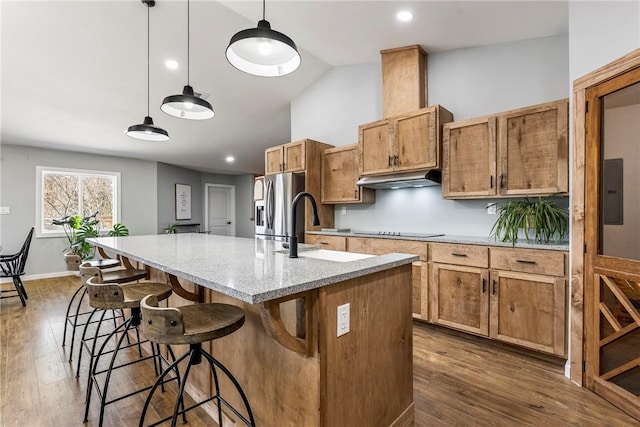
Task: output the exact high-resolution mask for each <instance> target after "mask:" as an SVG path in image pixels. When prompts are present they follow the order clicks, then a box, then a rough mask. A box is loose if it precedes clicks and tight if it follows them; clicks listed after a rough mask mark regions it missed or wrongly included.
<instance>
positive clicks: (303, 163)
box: [264, 139, 335, 230]
mask: <svg viewBox="0 0 640 427" xmlns="http://www.w3.org/2000/svg"><path fill="white" fill-rule="evenodd" d="M332 147H333V146H332V145H329V144H325V143H322V142H318V141H314V140H312V139H302V140H300V141H295V142H290V143H289V144H283V145H278V146H275V147H270V148H267V149H266V150H265V152H264V159H265V175H271V174H274V173H283V172H295V173H300V174H304V189H305V191H306V192H308V193H309V194H311V195H312V196H313V197H314V198H315V199H316V201H319V200H320V199H321V197H320V181H321V168H322V167H321V161H322V152H323V151H324V150H326V149H327V148H332ZM305 203H306V206H307V209H306V210H305V230H320V228H331V227H333V224H334V221H335V218H334V212H333V211H334V208H333V206H331V205H322V204H320V205H318V215H319V216H320V224H321V225H319V226H316V225H313V220H312V218H313V216H312V214H311V204H310V202H309V201H308V200H307V201H305Z"/></svg>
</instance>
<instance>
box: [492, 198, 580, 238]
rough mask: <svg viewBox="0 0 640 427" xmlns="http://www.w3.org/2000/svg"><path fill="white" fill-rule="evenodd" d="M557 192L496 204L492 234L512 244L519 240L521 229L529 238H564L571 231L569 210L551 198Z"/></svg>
mask: <svg viewBox="0 0 640 427" xmlns="http://www.w3.org/2000/svg"><path fill="white" fill-rule="evenodd" d="M554 196H555V195H551V196H549V197H545V198H543V197H538V199H537V200H530V199H528V198H527V199H525V200H519V201H518V200H516V201H513V200H512V201H509V202H507V203H501V204H495V205H496V210H497V214H498V218H497V219H496V222H495V223H494V224H493V227H492V228H491V235H492V236H495V238H496V239H499V240H500V241H502V242H511V243H513V244H515V243H516V242H517V241H518V234H519V232H520V230H522V232H523V234H524V237H525V239H526V240H527V242H529V241H531V240H535V241H537V242H544V243H549V240H551V239H553V238H555V240H561V239H564V238H565V237H566V236H567V233H568V232H569V211H568V210H567V209H566V208H562V207H559V206H558V205H556V204H555V203H554V202H553V201H551V200H550V199H551V198H552V197H554Z"/></svg>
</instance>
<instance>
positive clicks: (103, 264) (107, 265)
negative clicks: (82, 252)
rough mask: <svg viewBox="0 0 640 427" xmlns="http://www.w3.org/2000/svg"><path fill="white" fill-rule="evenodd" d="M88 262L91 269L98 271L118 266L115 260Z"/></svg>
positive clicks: (118, 263)
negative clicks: (95, 268)
mask: <svg viewBox="0 0 640 427" xmlns="http://www.w3.org/2000/svg"><path fill="white" fill-rule="evenodd" d="M88 262H89V264H91V267H98V268H99V269H105V268H114V267H118V266H119V265H120V260H119V259H115V258H107V259H93V260H91V261H88Z"/></svg>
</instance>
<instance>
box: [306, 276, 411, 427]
mask: <svg viewBox="0 0 640 427" xmlns="http://www.w3.org/2000/svg"><path fill="white" fill-rule="evenodd" d="M411 269H412V266H411V264H408V265H404V266H401V267H396V268H393V269H389V270H385V271H382V272H379V273H375V274H371V275H368V276H364V277H359V278H356V279H352V280H348V281H345V282H342V283H338V284H335V285H332V286H327V287H324V288H321V289H320V291H319V300H318V303H319V322H320V354H321V355H322V358H321V399H322V403H321V405H322V408H323V412H322V413H323V419H322V425H323V426H326V427H329V426H371V427H373V426H381V427H383V426H384V427H387V426H406V425H409V424H410V423H411V421H412V420H413V418H414V414H413V354H412V352H413V335H412V328H413V325H412V314H411V302H412V300H411V285H412V283H411ZM346 303H349V304H350V332H348V333H347V334H345V335H342V336H340V337H336V332H337V307H338V306H339V305H342V304H346Z"/></svg>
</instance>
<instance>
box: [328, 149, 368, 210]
mask: <svg viewBox="0 0 640 427" xmlns="http://www.w3.org/2000/svg"><path fill="white" fill-rule="evenodd" d="M357 150H358V145H357V144H352V145H344V146H342V147H336V148H328V149H326V150H324V152H323V153H322V183H321V192H320V200H321V203H373V202H374V201H375V191H374V190H372V189H370V188H363V187H359V186H357V185H356V182H357V181H358V156H357Z"/></svg>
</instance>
